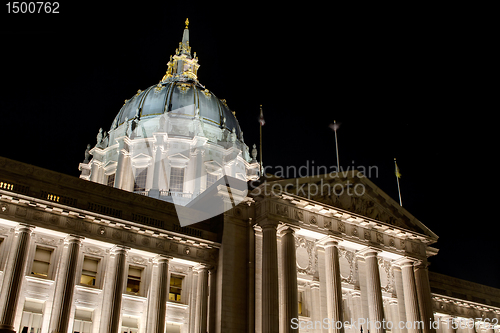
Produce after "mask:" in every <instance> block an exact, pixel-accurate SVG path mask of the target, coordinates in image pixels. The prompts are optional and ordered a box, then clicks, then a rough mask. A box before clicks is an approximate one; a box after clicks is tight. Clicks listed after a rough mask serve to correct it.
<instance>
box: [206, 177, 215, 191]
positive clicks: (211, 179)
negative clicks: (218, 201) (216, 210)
mask: <svg viewBox="0 0 500 333" xmlns="http://www.w3.org/2000/svg"><path fill="white" fill-rule="evenodd" d="M216 181H217V175H214V174H211V173H207V189H208V188H210V186H212V185H213V184H214V183H215V182H216Z"/></svg>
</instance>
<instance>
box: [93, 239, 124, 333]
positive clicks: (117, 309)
mask: <svg viewBox="0 0 500 333" xmlns="http://www.w3.org/2000/svg"><path fill="white" fill-rule="evenodd" d="M128 250H129V248H125V247H122V246H118V245H117V246H115V247H114V248H113V249H112V250H111V258H110V261H109V264H108V267H107V268H108V269H107V273H106V281H105V283H104V289H103V293H104V295H103V302H102V312H101V327H100V329H99V332H100V333H118V329H119V328H120V324H121V323H120V313H121V308H122V293H123V288H124V284H125V268H126V264H127V253H128Z"/></svg>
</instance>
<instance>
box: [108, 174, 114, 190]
mask: <svg viewBox="0 0 500 333" xmlns="http://www.w3.org/2000/svg"><path fill="white" fill-rule="evenodd" d="M106 183H107V185H108V186H111V187H113V186H115V174H114V173H112V174H110V175H108V178H107V179H106Z"/></svg>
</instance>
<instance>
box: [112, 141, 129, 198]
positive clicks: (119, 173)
mask: <svg viewBox="0 0 500 333" xmlns="http://www.w3.org/2000/svg"><path fill="white" fill-rule="evenodd" d="M125 140H128V138H127V137H121V138H118V139H116V141H118V163H117V165H116V174H115V187H116V188H120V189H124V190H128V189H126V188H124V186H125V184H124V179H125V174H126V172H127V170H128V168H127V162H128V161H127V157H128V155H129V153H128V144H127V142H125Z"/></svg>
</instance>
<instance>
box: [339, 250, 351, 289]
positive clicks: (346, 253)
mask: <svg viewBox="0 0 500 333" xmlns="http://www.w3.org/2000/svg"><path fill="white" fill-rule="evenodd" d="M339 255H340V257H343V258H345V259H346V260H347V262H348V263H349V275H348V276H343V275H342V274H340V278H341V279H342V282H346V283H350V284H354V282H355V279H354V271H355V256H354V252H352V251H348V250H346V249H343V248H339Z"/></svg>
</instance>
